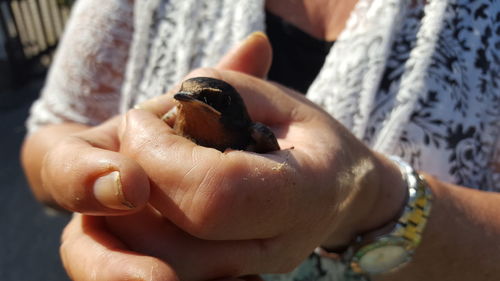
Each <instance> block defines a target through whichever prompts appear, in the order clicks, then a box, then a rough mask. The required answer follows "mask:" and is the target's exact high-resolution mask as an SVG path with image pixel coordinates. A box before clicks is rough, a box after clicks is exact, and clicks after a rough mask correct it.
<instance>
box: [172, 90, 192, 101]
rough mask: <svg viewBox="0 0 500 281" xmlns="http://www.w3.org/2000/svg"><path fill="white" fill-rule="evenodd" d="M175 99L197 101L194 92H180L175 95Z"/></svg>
mask: <svg viewBox="0 0 500 281" xmlns="http://www.w3.org/2000/svg"><path fill="white" fill-rule="evenodd" d="M174 99H176V100H178V101H180V102H193V101H196V99H195V98H193V94H191V93H189V92H178V93H177V94H175V95H174Z"/></svg>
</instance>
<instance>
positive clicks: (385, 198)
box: [358, 153, 408, 234]
mask: <svg viewBox="0 0 500 281" xmlns="http://www.w3.org/2000/svg"><path fill="white" fill-rule="evenodd" d="M375 157H376V161H377V162H378V163H377V166H376V167H377V175H378V178H379V180H378V182H377V183H378V184H377V190H378V192H377V196H376V199H375V200H374V201H373V204H372V207H371V209H369V210H368V213H367V214H366V215H365V217H364V219H363V220H362V221H361V222H360V225H359V226H360V232H359V233H364V232H368V231H370V230H374V229H378V228H380V227H381V226H384V225H386V224H387V223H389V222H390V221H393V220H394V219H396V218H397V217H399V216H400V214H401V211H402V209H403V207H404V205H405V203H406V201H407V194H408V187H407V183H406V182H405V180H404V179H403V175H402V174H401V170H400V168H399V167H398V166H397V165H396V164H395V163H394V162H393V161H392V160H390V159H388V158H387V157H385V156H383V155H381V154H379V153H375ZM359 233H358V234H359Z"/></svg>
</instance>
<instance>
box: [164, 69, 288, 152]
mask: <svg viewBox="0 0 500 281" xmlns="http://www.w3.org/2000/svg"><path fill="white" fill-rule="evenodd" d="M173 98H174V99H175V100H176V101H177V106H176V107H175V108H174V109H173V110H171V111H169V112H167V113H166V114H165V115H164V116H163V117H162V119H163V120H164V121H166V122H167V123H172V122H173V129H174V131H175V133H176V134H178V135H180V136H183V137H185V138H188V139H190V140H192V141H193V142H195V143H196V144H198V145H201V146H205V147H211V148H215V149H217V150H219V151H222V152H224V151H226V150H227V149H232V150H245V151H251V152H256V153H269V152H272V151H277V150H280V146H279V144H278V141H277V140H276V137H275V135H274V133H273V132H272V131H271V129H270V128H269V127H267V126H266V125H264V124H262V123H259V122H253V121H252V120H251V118H250V116H249V114H248V111H247V109H246V105H245V103H244V101H243V99H242V98H241V96H240V94H239V93H238V92H237V91H236V89H235V88H234V87H233V86H231V85H230V84H229V83H227V82H225V81H222V80H220V79H215V78H210V77H194V78H190V79H187V80H185V81H184V82H182V84H181V87H180V90H179V91H178V92H177V93H176V94H174V96H173Z"/></svg>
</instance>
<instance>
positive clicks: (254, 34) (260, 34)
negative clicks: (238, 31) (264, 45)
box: [245, 31, 267, 41]
mask: <svg viewBox="0 0 500 281" xmlns="http://www.w3.org/2000/svg"><path fill="white" fill-rule="evenodd" d="M256 38H265V39H267V35H266V34H265V33H264V32H262V31H255V32H252V33H250V35H248V36H247V38H246V39H245V41H247V40H252V39H256Z"/></svg>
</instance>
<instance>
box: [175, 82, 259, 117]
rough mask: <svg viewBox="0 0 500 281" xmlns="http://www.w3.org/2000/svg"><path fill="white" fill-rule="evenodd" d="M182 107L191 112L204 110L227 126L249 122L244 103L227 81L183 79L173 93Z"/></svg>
mask: <svg viewBox="0 0 500 281" xmlns="http://www.w3.org/2000/svg"><path fill="white" fill-rule="evenodd" d="M174 99H176V100H177V101H178V102H179V103H180V104H181V105H182V107H185V109H188V108H189V109H190V111H191V112H196V111H204V112H205V113H206V114H209V115H213V116H214V118H216V117H218V118H219V119H220V120H221V122H223V123H224V125H226V126H229V127H246V126H249V124H250V123H251V120H250V117H249V116H248V112H247V110H246V107H245V104H244V102H243V100H242V98H241V97H240V95H239V94H238V92H237V91H236V89H234V88H233V87H232V86H231V85H229V84H228V83H226V82H224V81H222V80H218V79H214V78H209V77H195V78H191V79H188V80H186V81H184V82H183V83H182V85H181V89H180V91H179V92H178V93H176V94H175V95H174Z"/></svg>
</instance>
